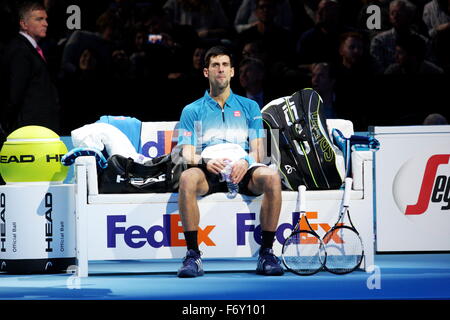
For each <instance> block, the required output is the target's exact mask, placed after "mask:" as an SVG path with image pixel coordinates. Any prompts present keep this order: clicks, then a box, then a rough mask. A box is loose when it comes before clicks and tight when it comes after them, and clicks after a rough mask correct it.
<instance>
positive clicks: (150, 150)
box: [141, 121, 178, 158]
mask: <svg viewBox="0 0 450 320" xmlns="http://www.w3.org/2000/svg"><path fill="white" fill-rule="evenodd" d="M176 124H177V122H176V121H174V122H167V123H164V125H161V123H152V122H143V123H142V130H141V153H142V154H143V155H144V156H146V157H149V158H156V157H159V156H162V155H165V154H168V153H170V152H171V151H172V148H173V147H174V146H175V145H176V144H177V136H178V130H176V129H175V126H176ZM168 127H173V129H170V128H169V129H168Z"/></svg>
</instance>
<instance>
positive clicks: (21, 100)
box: [0, 2, 60, 134]
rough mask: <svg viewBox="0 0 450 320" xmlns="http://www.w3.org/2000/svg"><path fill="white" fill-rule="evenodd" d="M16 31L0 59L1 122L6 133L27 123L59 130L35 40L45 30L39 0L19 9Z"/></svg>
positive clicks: (55, 99)
mask: <svg viewBox="0 0 450 320" xmlns="http://www.w3.org/2000/svg"><path fill="white" fill-rule="evenodd" d="M18 13H19V28H20V31H19V33H18V34H17V35H16V36H15V37H14V38H13V39H12V40H11V41H10V42H9V44H8V45H7V46H6V48H5V52H4V55H3V58H2V61H1V70H0V77H1V83H0V84H1V85H0V90H2V92H1V99H3V100H4V107H3V110H1V115H0V121H1V125H2V127H3V128H4V130H5V132H6V134H9V133H11V132H12V131H14V130H15V129H17V128H20V127H23V126H26V125H40V126H43V127H46V128H49V129H51V130H53V131H55V132H56V133H58V131H59V130H60V114H59V102H58V94H57V91H56V88H55V87H54V85H53V83H52V81H51V79H50V74H49V71H48V68H47V63H46V60H45V56H44V53H43V52H42V49H41V48H40V47H39V45H38V42H39V40H40V39H42V38H44V37H45V36H46V33H47V27H48V24H47V13H46V11H45V7H44V6H43V5H41V4H40V3H36V2H26V3H24V4H23V5H22V6H21V7H20V8H19V11H18Z"/></svg>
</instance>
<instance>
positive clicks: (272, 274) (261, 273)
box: [256, 270, 284, 276]
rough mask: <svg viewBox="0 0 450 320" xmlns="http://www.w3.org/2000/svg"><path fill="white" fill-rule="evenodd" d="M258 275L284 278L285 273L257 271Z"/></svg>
mask: <svg viewBox="0 0 450 320" xmlns="http://www.w3.org/2000/svg"><path fill="white" fill-rule="evenodd" d="M256 274H260V275H263V276H282V275H283V274H284V271H283V270H281V271H272V272H265V271H261V270H256Z"/></svg>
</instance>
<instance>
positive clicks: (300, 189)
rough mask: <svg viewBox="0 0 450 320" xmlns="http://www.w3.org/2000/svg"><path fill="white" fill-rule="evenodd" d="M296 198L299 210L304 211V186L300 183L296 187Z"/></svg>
mask: <svg viewBox="0 0 450 320" xmlns="http://www.w3.org/2000/svg"><path fill="white" fill-rule="evenodd" d="M298 198H299V202H300V203H299V210H300V212H305V211H306V187H305V186H304V185H301V186H299V187H298Z"/></svg>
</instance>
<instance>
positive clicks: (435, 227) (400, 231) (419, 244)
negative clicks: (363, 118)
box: [374, 126, 450, 252]
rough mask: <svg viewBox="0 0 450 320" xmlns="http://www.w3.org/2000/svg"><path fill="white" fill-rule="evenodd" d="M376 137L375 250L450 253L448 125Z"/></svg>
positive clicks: (379, 131) (393, 130) (385, 131)
mask: <svg viewBox="0 0 450 320" xmlns="http://www.w3.org/2000/svg"><path fill="white" fill-rule="evenodd" d="M374 135H375V137H376V138H377V139H378V140H379V141H380V143H381V148H380V150H379V151H378V152H377V153H376V154H375V182H376V192H375V198H376V230H377V231H376V235H377V251H394V252H398V251H447V250H450V233H449V232H448V229H449V227H450V126H422V127H419V126H412V127H375V128H374Z"/></svg>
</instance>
